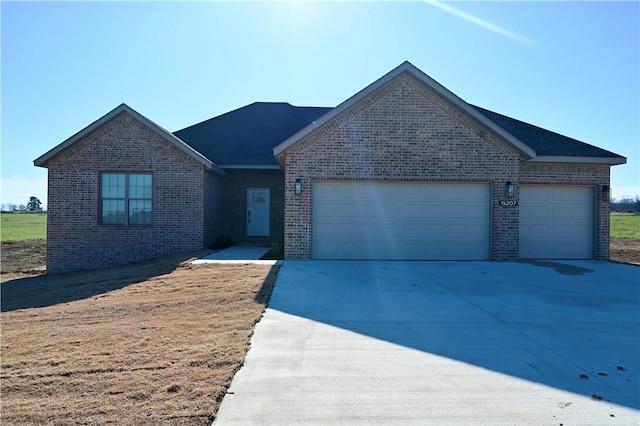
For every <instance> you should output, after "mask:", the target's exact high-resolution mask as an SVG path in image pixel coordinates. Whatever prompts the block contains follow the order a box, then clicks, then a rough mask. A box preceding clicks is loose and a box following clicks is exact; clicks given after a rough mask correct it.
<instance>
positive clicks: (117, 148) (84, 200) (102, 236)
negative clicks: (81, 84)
mask: <svg viewBox="0 0 640 426" xmlns="http://www.w3.org/2000/svg"><path fill="white" fill-rule="evenodd" d="M48 169H49V190H48V197H49V211H48V229H47V271H48V272H50V273H59V272H67V271H73V270H79V269H91V268H99V267H106V266H112V265H120V264H125V263H129V262H133V261H139V260H143V259H148V258H153V257H158V256H164V255H167V254H171V253H177V252H182V251H189V250H196V249H201V248H203V247H204V246H206V245H210V244H214V243H215V242H216V241H218V240H220V239H221V234H220V229H221V228H222V222H221V221H222V217H221V214H220V213H216V212H215V208H214V206H213V205H212V204H211V203H213V201H212V200H220V199H221V198H222V183H221V182H220V179H221V178H220V177H217V176H214V175H212V174H210V173H209V172H207V171H206V170H205V168H204V167H203V166H202V165H201V164H199V163H197V162H196V161H195V160H194V159H193V158H191V157H189V156H188V155H186V154H185V153H184V152H182V151H180V150H179V149H177V148H176V147H175V146H173V145H171V144H169V143H168V142H166V141H165V140H163V139H162V138H160V137H159V136H158V135H157V134H156V133H154V132H153V131H151V130H150V129H149V128H147V127H146V126H145V125H144V124H142V123H140V122H139V121H137V120H136V119H135V118H133V117H132V116H130V115H129V114H121V115H119V116H118V117H116V118H114V119H113V120H112V121H110V122H109V123H107V124H106V125H104V126H103V127H101V128H99V129H98V130H97V131H96V132H94V133H93V134H91V135H89V136H87V137H86V138H84V139H82V140H80V141H78V142H76V143H75V144H74V145H72V146H71V147H70V148H68V149H67V150H65V151H63V152H62V153H60V154H58V155H57V156H55V157H54V158H52V159H51V161H50V162H49V163H48ZM101 172H123V173H127V172H147V173H152V174H153V207H152V224H151V225H150V226H130V227H126V226H104V225H101V224H100V173H101ZM205 193H206V194H207V197H206V198H207V200H209V201H208V202H207V203H205V201H204V200H205Z"/></svg>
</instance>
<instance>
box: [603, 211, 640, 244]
mask: <svg viewBox="0 0 640 426" xmlns="http://www.w3.org/2000/svg"><path fill="white" fill-rule="evenodd" d="M610 217H611V231H610V235H611V238H622V239H628V240H640V216H638V215H635V214H633V213H611V216H610Z"/></svg>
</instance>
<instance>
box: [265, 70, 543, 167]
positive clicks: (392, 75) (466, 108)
mask: <svg viewBox="0 0 640 426" xmlns="http://www.w3.org/2000/svg"><path fill="white" fill-rule="evenodd" d="M403 73H409V74H411V75H412V76H413V77H414V78H416V79H418V81H420V82H421V83H423V84H425V85H427V86H428V87H429V88H431V89H432V90H434V91H435V92H436V93H438V94H439V95H440V96H442V97H443V98H444V99H446V100H447V101H449V102H450V103H452V104H453V105H454V106H456V107H457V108H459V109H460V110H462V111H463V112H464V113H466V114H467V115H469V116H471V117H472V118H473V119H475V120H476V121H478V122H480V123H481V124H483V125H484V126H485V127H486V128H487V129H489V130H490V131H492V132H493V133H495V134H496V135H497V136H498V137H499V138H500V139H501V140H503V141H504V142H505V143H507V144H508V145H509V146H511V147H512V148H514V149H515V150H516V151H518V152H519V153H520V154H521V155H522V156H523V157H524V158H526V159H531V158H534V157H535V155H536V153H535V151H534V150H533V149H531V148H530V147H529V146H527V145H526V144H525V143H523V142H522V141H520V140H518V139H517V138H516V137H514V136H513V135H511V134H510V133H508V132H507V131H505V130H504V129H502V128H501V127H499V126H498V125H496V123H494V122H492V121H491V120H489V119H488V118H487V117H486V116H484V115H483V114H481V113H479V112H478V111H477V110H476V109H474V108H473V107H472V106H471V105H469V104H467V103H466V102H465V101H463V100H462V99H460V98H459V97H458V96H456V95H455V94H453V93H452V92H451V91H449V90H448V89H446V88H445V87H444V86H442V85H441V84H440V83H438V82H437V81H435V80H434V79H432V78H431V77H429V76H428V75H426V74H425V73H423V72H422V71H420V70H419V69H418V68H416V67H415V66H414V65H412V64H411V63H410V62H408V61H405V62H403V63H402V64H401V65H400V66H398V67H397V68H395V69H393V70H392V71H390V72H389V73H387V74H386V75H384V76H383V77H381V78H379V79H378V80H376V81H375V82H373V83H372V84H370V85H369V86H367V87H365V88H364V89H362V90H361V91H360V92H358V93H356V94H355V95H353V96H352V97H350V98H349V99H347V100H346V101H344V102H343V103H341V104H340V105H338V106H337V107H336V108H334V109H333V110H331V112H329V113H327V114H325V115H324V116H323V117H322V118H320V119H319V120H317V122H314V123H312V124H310V125H309V126H307V127H305V128H304V129H302V130H300V131H299V132H297V133H296V134H294V135H293V136H291V137H290V138H288V139H287V140H285V141H284V142H282V143H281V144H279V145H278V146H276V147H275V148H274V149H273V154H274V155H275V156H276V157H278V158H279V157H281V156H282V155H283V154H284V152H285V151H286V150H287V149H288V148H290V147H291V146H293V145H295V144H296V143H297V142H298V141H300V140H301V139H302V138H304V137H305V136H307V135H309V134H310V133H311V132H313V131H314V130H316V129H317V128H319V127H320V126H323V125H324V124H326V123H327V122H329V121H330V120H331V119H333V118H334V117H336V116H338V115H339V114H341V113H342V112H344V111H346V110H348V109H349V108H351V107H352V106H354V105H355V104H357V103H358V102H360V101H361V100H363V99H364V98H366V97H367V96H369V95H371V94H372V93H374V92H375V91H376V90H378V89H380V88H381V87H382V86H384V85H386V84H387V83H389V82H391V81H392V80H394V79H396V78H398V77H399V76H400V75H401V74H403Z"/></svg>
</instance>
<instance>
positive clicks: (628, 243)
mask: <svg viewBox="0 0 640 426" xmlns="http://www.w3.org/2000/svg"><path fill="white" fill-rule="evenodd" d="M609 259H611V260H612V261H614V262H621V263H630V264H633V265H640V240H632V239H622V238H612V239H611V246H610V254H609Z"/></svg>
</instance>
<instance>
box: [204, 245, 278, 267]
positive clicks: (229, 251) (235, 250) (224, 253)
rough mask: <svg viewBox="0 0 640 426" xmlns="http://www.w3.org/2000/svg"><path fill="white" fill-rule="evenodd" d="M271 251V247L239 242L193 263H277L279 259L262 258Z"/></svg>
mask: <svg viewBox="0 0 640 426" xmlns="http://www.w3.org/2000/svg"><path fill="white" fill-rule="evenodd" d="M268 251H269V247H266V246H257V245H249V244H238V245H235V246H231V247H227V248H226V249H223V250H220V251H217V252H215V253H211V254H210V255H208V256H205V257H203V258H202V259H198V260H194V261H193V262H192V263H195V264H200V263H257V264H263V265H275V264H276V263H278V261H277V260H260V258H261V257H262V256H264V255H265V254H266V253H267V252H268Z"/></svg>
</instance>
